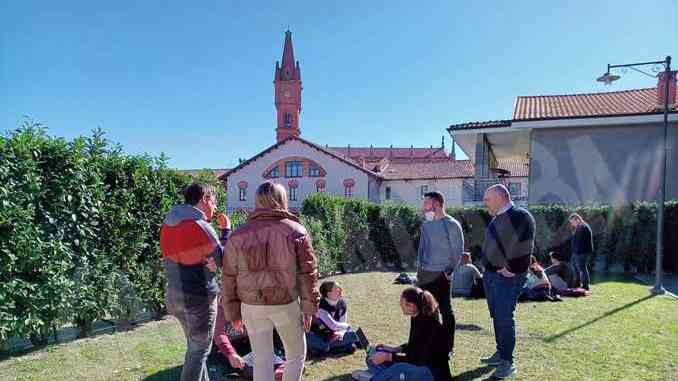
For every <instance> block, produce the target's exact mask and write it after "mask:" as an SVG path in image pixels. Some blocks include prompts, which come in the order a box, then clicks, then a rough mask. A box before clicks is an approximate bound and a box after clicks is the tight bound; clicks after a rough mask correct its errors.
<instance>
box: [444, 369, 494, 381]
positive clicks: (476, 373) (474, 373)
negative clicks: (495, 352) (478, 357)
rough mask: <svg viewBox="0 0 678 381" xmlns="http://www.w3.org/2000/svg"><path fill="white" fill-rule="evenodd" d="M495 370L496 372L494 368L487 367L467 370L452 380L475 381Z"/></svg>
mask: <svg viewBox="0 0 678 381" xmlns="http://www.w3.org/2000/svg"><path fill="white" fill-rule="evenodd" d="M493 370H494V367H491V366H489V365H486V366H483V367H480V368H476V369H473V370H467V371H466V372H464V373H460V374H458V375H456V376H454V377H452V380H454V381H470V380H475V379H476V378H478V377H482V376H483V375H485V374H487V373H490V372H491V371H493Z"/></svg>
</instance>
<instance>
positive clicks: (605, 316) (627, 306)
mask: <svg viewBox="0 0 678 381" xmlns="http://www.w3.org/2000/svg"><path fill="white" fill-rule="evenodd" d="M655 296H656V295H648V296H646V297H644V298H640V299H638V300H635V301H633V302H630V303H627V304H624V305H623V306H621V307H617V308H615V309H613V310H611V311H608V312H606V313H604V314H602V315H600V316H598V317H597V318H595V319H592V320H589V321H587V322H586V323H583V324H580V325H578V326H576V327H573V328H569V329H566V330H565V331H563V332H560V333H558V334H555V335H553V336H549V337H547V338H545V339H544V342H547V343H551V342H554V341H556V340H558V339H560V338H561V337H563V336H566V335H569V334H570V333H572V332H574V331H577V330H580V329H582V328H585V327H588V326H589V325H591V324H593V323H596V322H598V321H600V320H602V319H605V318H607V317H610V316H612V315H614V314H616V313H618V312H620V311H623V310H625V309H628V308H631V307H633V306H635V305H636V304H638V303H642V302H644V301H646V300H648V299H651V298H654V297H655Z"/></svg>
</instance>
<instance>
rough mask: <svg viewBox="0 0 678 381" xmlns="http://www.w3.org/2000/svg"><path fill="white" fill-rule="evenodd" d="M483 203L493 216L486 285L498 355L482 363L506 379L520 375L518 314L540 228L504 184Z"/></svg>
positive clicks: (485, 251)
mask: <svg viewBox="0 0 678 381" xmlns="http://www.w3.org/2000/svg"><path fill="white" fill-rule="evenodd" d="M483 201H484V202H485V206H486V207H487V211H488V212H489V213H490V215H491V216H492V220H491V221H490V223H489V224H488V225H487V228H486V229H485V240H484V242H483V249H482V253H483V267H485V274H484V275H483V283H484V284H485V295H486V297H487V306H488V308H489V311H490V317H492V322H493V324H494V339H495V342H496V344H497V351H496V352H495V353H494V354H493V355H492V356H490V357H488V358H484V359H481V362H483V363H485V364H488V365H492V366H496V367H497V369H496V370H495V372H494V373H493V374H492V376H493V377H494V378H495V379H503V378H508V377H512V376H514V375H515V374H516V367H515V366H514V364H513V351H514V349H515V346H516V322H515V319H514V312H515V309H516V304H517V303H518V297H519V296H520V293H521V291H522V289H523V287H524V286H525V283H526V279H527V271H528V268H529V266H530V257H531V256H532V253H533V252H534V236H535V229H536V227H535V226H536V224H535V221H534V217H532V215H531V214H530V212H528V211H527V209H525V208H520V207H517V206H515V205H513V202H512V201H511V194H510V193H509V191H508V189H507V188H506V187H505V186H504V185H502V184H497V185H493V186H491V187H489V188H487V191H485V196H484V198H483Z"/></svg>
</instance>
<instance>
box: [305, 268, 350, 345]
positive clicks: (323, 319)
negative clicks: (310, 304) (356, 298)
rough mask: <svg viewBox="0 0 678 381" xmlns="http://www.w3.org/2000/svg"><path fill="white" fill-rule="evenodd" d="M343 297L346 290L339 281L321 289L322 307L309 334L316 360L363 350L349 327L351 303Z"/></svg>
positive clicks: (331, 282)
mask: <svg viewBox="0 0 678 381" xmlns="http://www.w3.org/2000/svg"><path fill="white" fill-rule="evenodd" d="M342 294H343V289H342V288H341V287H340V286H339V284H338V283H337V282H335V281H331V280H328V281H325V282H323V283H322V284H321V285H320V297H321V299H320V307H319V308H318V313H316V315H315V316H314V317H313V322H312V324H311V330H310V331H309V332H308V333H307V334H306V342H307V343H308V351H309V352H310V354H311V355H312V356H318V355H326V354H328V353H353V352H355V350H356V348H357V347H358V346H359V344H358V336H357V335H356V333H355V331H354V330H353V329H351V325H350V324H348V303H346V300H345V299H344V298H343V297H342Z"/></svg>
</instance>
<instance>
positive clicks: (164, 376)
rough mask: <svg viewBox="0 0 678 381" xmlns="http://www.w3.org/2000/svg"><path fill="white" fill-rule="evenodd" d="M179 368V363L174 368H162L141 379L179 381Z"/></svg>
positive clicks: (147, 380) (148, 380)
mask: <svg viewBox="0 0 678 381" xmlns="http://www.w3.org/2000/svg"><path fill="white" fill-rule="evenodd" d="M181 368H182V366H181V365H179V366H175V367H174V368H168V369H164V370H161V371H160V372H158V373H155V374H152V375H150V376H148V377H146V378H144V379H142V381H179V380H180V379H181Z"/></svg>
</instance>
